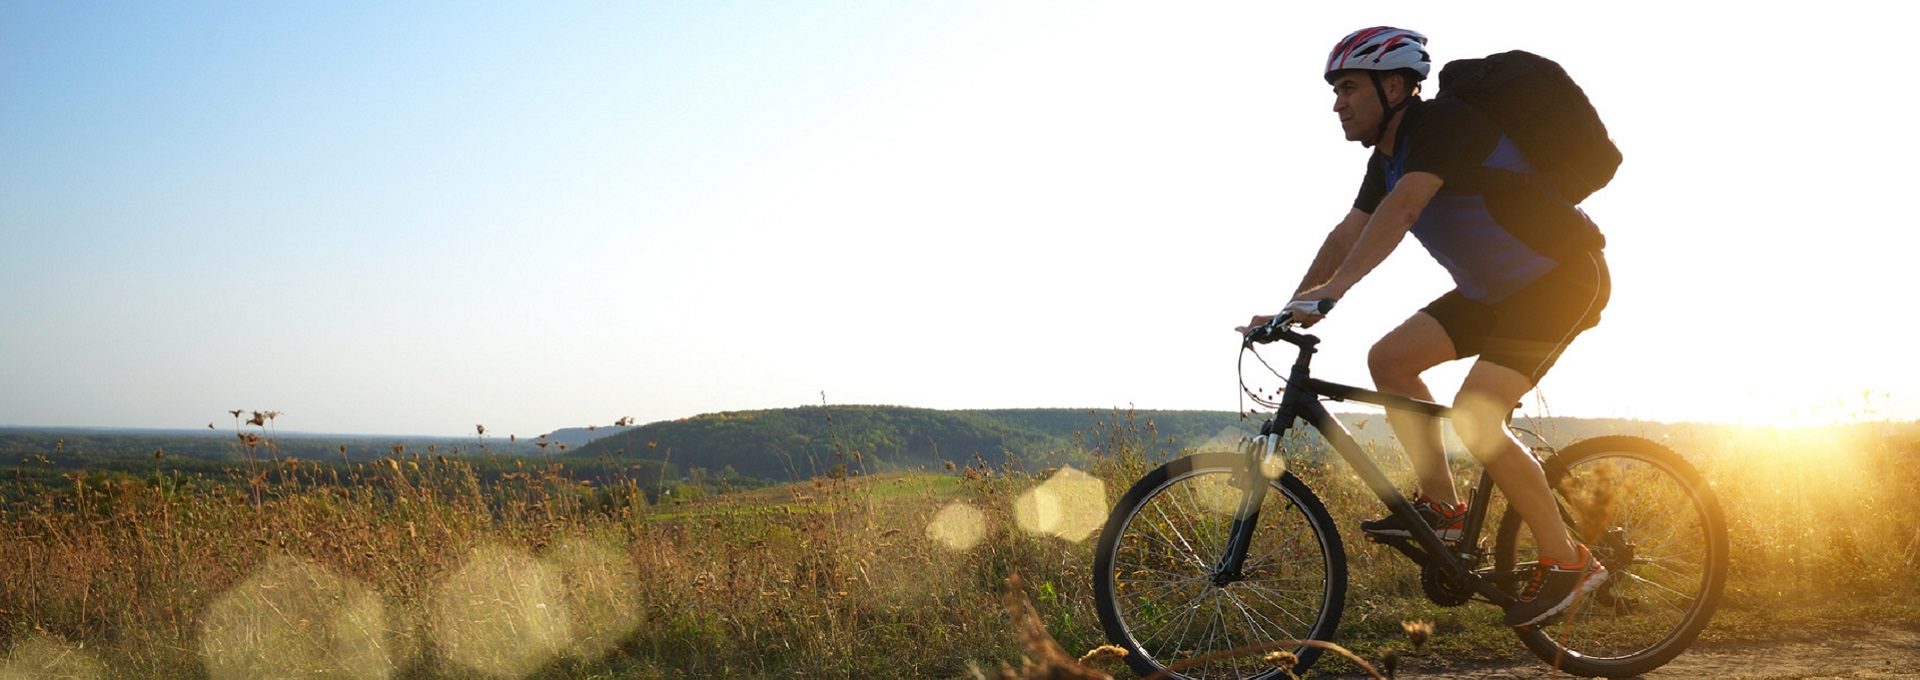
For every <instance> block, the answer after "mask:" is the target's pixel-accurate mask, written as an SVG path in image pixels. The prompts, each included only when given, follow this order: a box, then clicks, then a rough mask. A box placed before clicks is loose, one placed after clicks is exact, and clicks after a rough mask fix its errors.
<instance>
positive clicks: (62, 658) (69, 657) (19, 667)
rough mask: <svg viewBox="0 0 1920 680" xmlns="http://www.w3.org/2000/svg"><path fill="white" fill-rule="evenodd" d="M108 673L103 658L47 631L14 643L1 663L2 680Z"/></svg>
mask: <svg viewBox="0 0 1920 680" xmlns="http://www.w3.org/2000/svg"><path fill="white" fill-rule="evenodd" d="M105 677H107V669H106V666H105V664H102V663H100V660H99V659H95V658H93V655H91V654H88V653H86V652H85V651H82V650H81V649H80V648H78V647H75V646H74V645H69V644H66V643H64V642H61V641H59V640H57V639H54V638H51V637H48V636H45V635H35V636H33V637H29V638H27V639H26V640H25V641H24V642H21V643H19V644H17V645H14V647H13V652H12V653H11V654H8V655H7V657H6V660H5V663H0V680H29V679H33V680H38V679H39V678H70V679H71V680H97V679H98V678H105Z"/></svg>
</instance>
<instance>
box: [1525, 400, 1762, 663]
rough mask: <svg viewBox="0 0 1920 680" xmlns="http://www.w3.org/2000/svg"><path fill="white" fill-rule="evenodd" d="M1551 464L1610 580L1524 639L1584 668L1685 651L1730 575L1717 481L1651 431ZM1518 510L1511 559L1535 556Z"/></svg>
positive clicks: (1546, 655)
mask: <svg viewBox="0 0 1920 680" xmlns="http://www.w3.org/2000/svg"><path fill="white" fill-rule="evenodd" d="M1577 446H1578V445H1576V447H1577ZM1547 467H1548V470H1547V472H1548V475H1549V477H1550V478H1551V480H1552V482H1553V484H1552V486H1553V488H1554V491H1555V493H1556V495H1558V496H1559V498H1560V500H1561V502H1562V504H1563V505H1564V506H1565V507H1566V509H1567V511H1568V513H1569V514H1570V515H1571V516H1572V518H1573V520H1574V522H1573V524H1574V525H1576V526H1577V527H1578V528H1577V529H1575V530H1574V531H1575V534H1576V535H1575V536H1574V539H1575V540H1577V541H1579V542H1581V543H1584V544H1586V545H1587V546H1588V548H1589V549H1590V550H1592V552H1593V555H1594V557H1595V558H1597V559H1599V560H1600V562H1601V563H1602V564H1604V565H1606V567H1607V571H1608V580H1607V582H1606V583H1605V584H1604V585H1602V586H1600V588H1599V589H1597V590H1596V591H1594V592H1593V593H1592V594H1591V595H1589V596H1586V597H1583V598H1582V599H1581V600H1578V601H1576V602H1575V603H1574V605H1573V606H1572V608H1570V609H1569V610H1568V612H1567V614H1566V615H1565V616H1563V617H1562V618H1560V619H1559V620H1558V621H1556V622H1554V623H1553V624H1551V625H1547V626H1543V627H1540V628H1537V629H1533V630H1530V631H1529V630H1523V631H1521V637H1522V639H1523V640H1525V641H1526V642H1527V645H1528V647H1530V648H1532V649H1533V651H1534V652H1535V653H1536V654H1537V655H1539V656H1540V657H1541V658H1542V659H1544V660H1547V661H1548V662H1549V663H1553V664H1554V665H1555V666H1556V667H1558V668H1560V669H1562V670H1565V671H1567V672H1570V673H1576V674H1580V675H1616V674H1638V673H1645V672H1647V671H1650V670H1652V669H1654V668H1658V667H1659V666H1661V665H1663V664H1665V663H1666V662H1668V661H1670V660H1672V659H1673V657H1675V656H1678V655H1679V654H1680V652H1681V651H1683V650H1684V649H1685V648H1686V646H1687V645H1688V644H1691V643H1692V641H1693V639H1694V638H1695V637H1696V636H1698V635H1699V633H1700V630H1701V629H1703V628H1704V627H1705V626H1706V623H1707V620H1708V619H1709V618H1710V617H1711V616H1712V612H1713V608H1714V606H1715V605H1716V603H1717V600H1718V599H1719V593H1720V591H1721V588H1722V587H1723V586H1724V585H1725V577H1726V562H1727V545H1726V528H1725V523H1724V519H1723V518H1722V515H1721V512H1720V507H1719V504H1718V501H1717V500H1715V498H1714V497H1713V494H1712V491H1711V489H1710V488H1708V487H1707V485H1706V483H1705V482H1704V480H1702V479H1701V478H1700V476H1699V474H1698V473H1697V472H1695V471H1694V470H1693V468H1692V466H1690V465H1688V464H1687V463H1686V462H1685V461H1684V460H1682V459H1681V458H1680V457H1679V456H1678V455H1676V454H1673V453H1672V452H1670V451H1667V450H1666V449H1665V448H1664V447H1660V446H1659V445H1658V444H1654V443H1653V442H1648V441H1645V440H1635V439H1628V438H1613V440H1612V441H1604V442H1595V445H1594V446H1589V447H1581V448H1578V449H1576V448H1573V447H1570V448H1569V450H1568V451H1567V452H1566V453H1565V454H1563V455H1561V456H1559V457H1557V458H1556V459H1555V460H1553V461H1551V462H1550V463H1549V464H1548V466H1547ZM1517 520H1518V518H1517V517H1510V518H1507V519H1503V521H1502V526H1501V544H1502V546H1503V547H1502V548H1501V549H1500V551H1499V552H1500V555H1499V558H1498V562H1500V563H1502V565H1503V566H1504V565H1514V564H1519V565H1521V566H1523V567H1524V566H1527V565H1528V564H1530V563H1531V562H1532V561H1533V560H1534V559H1535V555H1536V553H1535V550H1534V546H1533V541H1532V540H1531V536H1530V535H1528V534H1527V533H1526V532H1524V531H1517V530H1516V528H1515V527H1514V526H1510V523H1511V524H1517ZM1516 534H1517V536H1516Z"/></svg>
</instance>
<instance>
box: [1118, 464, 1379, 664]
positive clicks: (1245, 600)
mask: <svg viewBox="0 0 1920 680" xmlns="http://www.w3.org/2000/svg"><path fill="white" fill-rule="evenodd" d="M1244 460H1245V458H1244V456H1243V454H1237V453H1202V454H1197V455H1193V456H1189V457H1186V458H1181V459H1178V460H1175V461H1172V462H1169V463H1167V464H1166V465H1163V466H1160V467H1159V468H1157V469H1155V470H1153V471H1152V472H1149V473H1147V474H1146V476H1144V477H1142V478H1140V481H1139V482H1136V483H1135V484H1134V485H1133V488H1132V489H1130V490H1128V491H1127V493H1126V495H1124V496H1122V497H1121V498H1120V501H1119V503H1118V504H1117V505H1115V506H1114V509H1113V512H1112V514H1111V515H1109V516H1108V518H1107V524H1106V528H1105V529H1104V530H1102V531H1101V533H1100V541H1099V545H1098V546H1097V547H1096V548H1095V551H1094V563H1093V574H1094V576H1093V590H1094V603H1095V609H1096V610H1098V613H1099V615H1100V625H1101V626H1102V627H1103V628H1105V629H1106V633H1107V639H1108V640H1109V641H1111V642H1113V643H1114V644H1117V645H1120V646H1121V647H1123V648H1125V649H1126V650H1127V657H1126V659H1127V663H1128V665H1130V666H1132V667H1133V669H1134V671H1135V672H1138V673H1140V674H1142V675H1148V674H1153V673H1158V672H1161V671H1163V670H1166V669H1167V668H1169V667H1173V668H1177V669H1178V670H1176V671H1174V673H1173V674H1172V675H1170V676H1169V677H1175V678H1277V677H1283V673H1282V670H1281V669H1277V668H1274V667H1273V666H1272V665H1270V664H1268V663H1266V662H1265V661H1263V660H1262V657H1263V656H1264V655H1265V652H1254V651H1248V652H1245V653H1239V654H1231V655H1226V656H1222V657H1221V658H1217V659H1211V660H1207V661H1197V662H1196V660H1198V659H1202V658H1204V657H1208V656H1210V655H1216V654H1221V653H1224V652H1229V651H1230V650H1242V649H1246V648H1248V647H1253V646H1256V645H1260V644H1263V643H1268V642H1272V641H1275V640H1289V639H1291V640H1309V639H1310V640H1329V639H1331V638H1332V637H1333V631H1334V628H1335V627H1336V626H1338V625H1339V622H1340V609H1341V607H1342V606H1343V605H1344V603H1345V601H1346V588H1347V564H1346V553H1345V552H1344V551H1343V550H1342V548H1341V545H1340V534H1339V531H1338V530H1337V529H1336V528H1335V527H1334V524H1333V518H1332V517H1330V516H1329V515H1328V514H1327V510H1326V508H1325V506H1323V505H1321V503H1320V499H1318V498H1316V497H1314V495H1313V492H1312V491H1310V490H1309V489H1307V486H1306V485H1305V484H1304V483H1302V482H1301V481H1300V480H1299V478H1297V477H1294V476H1293V475H1292V474H1290V473H1289V474H1284V475H1281V477H1280V478H1279V479H1277V480H1267V481H1266V483H1267V485H1268V493H1267V494H1266V498H1265V500H1264V501H1263V502H1262V503H1261V505H1260V510H1259V516H1258V523H1257V525H1256V529H1255V531H1254V532H1253V534H1252V542H1251V545H1250V546H1249V547H1248V550H1247V558H1246V563H1245V564H1244V566H1243V567H1242V568H1241V570H1240V574H1238V575H1232V576H1225V577H1223V576H1221V575H1219V574H1217V573H1215V572H1216V570H1215V566H1216V565H1217V564H1219V562H1220V558H1221V554H1222V552H1223V551H1224V550H1225V546H1226V543H1227V536H1228V528H1229V526H1230V525H1231V524H1232V522H1233V519H1234V518H1233V515H1234V512H1235V508H1236V507H1238V505H1239V504H1240V501H1241V499H1242V498H1243V496H1244V495H1245V494H1246V491H1245V490H1244V488H1243V487H1244V485H1243V484H1242V483H1241V480H1240V479H1239V478H1238V477H1237V475H1239V474H1243V473H1244V472H1243V470H1242V468H1243V467H1244ZM1252 474H1257V473H1252ZM1292 652H1293V653H1294V654H1295V655H1296V656H1297V657H1298V658H1299V661H1298V663H1297V664H1296V665H1295V666H1294V667H1293V668H1292V669H1291V670H1292V671H1293V672H1294V673H1304V672H1305V671H1306V669H1307V668H1308V667H1309V666H1312V665H1313V662H1314V659H1316V658H1317V657H1318V656H1319V653H1320V649H1319V648H1318V647H1311V646H1305V645H1300V646H1297V647H1296V648H1294V649H1292Z"/></svg>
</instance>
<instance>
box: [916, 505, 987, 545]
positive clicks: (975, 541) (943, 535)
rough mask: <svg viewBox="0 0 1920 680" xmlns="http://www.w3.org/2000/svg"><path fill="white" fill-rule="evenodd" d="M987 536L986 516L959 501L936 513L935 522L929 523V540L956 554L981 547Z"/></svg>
mask: <svg viewBox="0 0 1920 680" xmlns="http://www.w3.org/2000/svg"><path fill="white" fill-rule="evenodd" d="M986 535H987V518H986V516H985V515H983V514H981V513H980V510H979V509H977V508H975V507H973V506H971V505H968V504H966V503H962V502H959V501H954V502H952V503H948V504H947V506H946V507H944V508H940V512H937V513H934V515H933V521H931V522H928V523H927V538H928V539H931V540H932V541H933V542H935V543H939V544H940V545H943V546H946V547H947V549H948V550H952V551H954V552H960V551H963V550H967V549H969V548H972V547H973V546H975V545H979V543H980V541H981V539H984V538H986Z"/></svg>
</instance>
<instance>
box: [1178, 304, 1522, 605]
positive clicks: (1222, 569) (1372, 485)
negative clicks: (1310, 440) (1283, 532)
mask: <svg viewBox="0 0 1920 680" xmlns="http://www.w3.org/2000/svg"><path fill="white" fill-rule="evenodd" d="M1273 334H1274V335H1275V336H1277V339H1281V340H1285V341H1287V342H1288V343H1290V344H1292V345H1294V346H1296V347H1298V348H1299V350H1300V351H1299V356H1298V357H1297V358H1296V359H1295V360H1294V364H1293V368H1292V370H1291V375H1290V376H1289V377H1288V379H1287V387H1286V390H1285V391H1284V392H1283V393H1282V397H1281V402H1280V407H1279V409H1278V410H1277V411H1276V412H1275V413H1274V415H1273V418H1271V419H1269V420H1268V421H1267V422H1266V423H1264V424H1262V425H1261V428H1260V435H1261V438H1260V439H1259V440H1257V441H1262V442H1265V443H1266V444H1267V445H1268V446H1271V445H1272V443H1273V442H1276V441H1278V440H1279V438H1280V437H1281V436H1282V435H1284V434H1285V433H1286V431H1287V430H1289V429H1291V428H1292V427H1293V426H1294V423H1295V422H1296V421H1305V422H1306V423H1307V424H1308V425H1310V426H1312V427H1313V428H1314V429H1315V430H1318V431H1319V432H1320V434H1321V436H1323V437H1325V438H1326V440H1327V443H1329V444H1331V445H1332V446H1333V449H1334V450H1335V451H1338V452H1339V453H1340V457H1341V458H1344V459H1346V461H1347V464H1348V465H1351V466H1352V467H1353V469H1354V472H1355V473H1357V474H1359V475H1360V479H1361V480H1362V481H1363V482H1365V483H1366V485H1367V488H1368V489H1371V490H1372V491H1373V493H1374V495H1375V496H1378V497H1379V498H1380V502H1381V503H1382V504H1384V505H1386V507H1387V510H1388V511H1389V512H1391V513H1392V514H1393V516H1394V517H1395V518H1397V519H1398V520H1399V521H1400V523H1401V524H1402V525H1403V526H1408V527H1413V528H1412V529H1411V530H1410V531H1409V533H1410V534H1411V535H1412V543H1411V544H1409V543H1408V542H1407V541H1405V540H1387V541H1383V542H1385V543H1387V544H1388V545H1391V546H1393V547H1394V548H1395V549H1397V550H1399V551H1400V552H1401V553H1404V554H1406V555H1407V557H1409V558H1411V559H1413V561H1414V562H1415V563H1416V564H1421V565H1426V566H1429V567H1432V568H1435V569H1438V570H1439V571H1440V573H1441V574H1443V575H1444V576H1446V578H1447V579H1448V580H1449V581H1451V582H1452V583H1453V585H1454V586H1455V587H1457V588H1463V589H1470V590H1471V591H1472V592H1474V593H1476V594H1479V595H1480V596H1482V597H1485V598H1486V599H1488V600H1490V601H1492V602H1493V603H1494V604H1497V605H1499V606H1501V607H1507V606H1510V605H1512V604H1513V603H1514V602H1515V598H1514V597H1513V596H1512V595H1510V594H1508V593H1507V592H1506V591H1505V590H1502V589H1501V588H1500V586H1499V582H1500V581H1503V580H1506V579H1503V578H1501V577H1500V576H1498V575H1491V574H1489V576H1493V578H1487V577H1483V576H1482V575H1481V574H1480V573H1475V571H1474V570H1472V569H1471V568H1469V567H1468V566H1467V565H1466V564H1464V563H1462V561H1461V559H1460V557H1459V555H1457V554H1456V552H1455V551H1454V550H1452V549H1449V548H1448V547H1447V546H1446V544H1445V543H1444V542H1442V541H1441V540H1440V537H1439V535H1437V534H1435V533H1434V532H1433V530H1432V529H1431V528H1429V527H1428V526H1427V523H1426V521H1424V520H1422V519H1421V518H1420V516H1419V513H1418V512H1417V511H1415V510H1414V507H1413V503H1412V502H1411V501H1408V500H1407V498H1406V496H1404V495H1402V494H1401V493H1400V491H1399V489H1397V488H1395V487H1394V485H1393V483H1392V482H1391V481H1389V480H1388V479H1387V476H1386V474H1385V473H1384V472H1382V471H1381V470H1380V466H1379V465H1377V464H1375V463H1374V462H1373V459H1372V458H1371V457H1369V456H1368V455H1367V454H1366V452H1365V451H1364V450H1362V449H1361V447H1360V444H1359V442H1357V441H1355V440H1354V438H1353V434H1352V433H1350V432H1348V431H1347V428H1346V426H1345V425H1342V424H1341V423H1340V421H1339V420H1338V419H1336V418H1335V417H1334V416H1333V414H1332V413H1331V412H1329V411H1328V410H1327V407H1326V406H1325V405H1324V404H1322V403H1321V401H1320V399H1321V397H1326V398H1329V399H1333V400H1336V401H1356V402H1360V403H1366V404H1374V405H1376V406H1384V407H1386V408H1388V409H1394V410H1401V411H1411V412H1415V413H1421V414H1425V415H1429V416H1434V417H1437V418H1449V417H1451V416H1452V414H1453V410H1452V409H1451V408H1449V407H1446V406H1442V405H1440V404H1436V403H1433V402H1429V401H1424V400H1420V399H1413V398H1410V397H1403V396H1399V395H1393V394H1386V393H1384V392H1377V391H1374V390H1368V389H1362V388H1358V387H1353V386H1350V385H1342V384H1339V383H1331V382H1327V381H1324V380H1319V379H1317V378H1314V377H1313V376H1312V374H1311V371H1310V369H1309V366H1310V364H1311V363H1312V356H1313V354H1314V353H1315V352H1316V351H1317V345H1318V344H1319V342H1320V339H1319V338H1316V337H1314V336H1311V335H1306V334H1303V333H1298V332H1295V331H1293V330H1291V329H1288V328H1286V327H1284V326H1280V327H1278V328H1276V329H1275V330H1274V331H1273ZM1260 448H1263V447H1260V446H1254V447H1248V448H1247V449H1246V455H1247V469H1248V470H1249V471H1253V470H1258V469H1259V460H1258V456H1259V455H1260V452H1259V451H1258V449H1260ZM1247 477H1248V478H1249V479H1247V480H1246V484H1245V486H1244V488H1245V489H1246V491H1247V493H1246V495H1245V496H1244V497H1243V498H1242V500H1241V504H1240V506H1239V512H1237V513H1236V514H1235V518H1236V519H1235V520H1234V522H1233V524H1232V525H1231V530H1230V533H1229V535H1228V543H1227V549H1226V551H1225V553H1224V554H1223V555H1222V556H1221V561H1220V563H1219V564H1218V565H1216V567H1215V569H1214V581H1215V583H1217V584H1222V585H1224V583H1225V582H1227V581H1231V580H1234V579H1236V578H1238V577H1239V576H1240V568H1241V566H1242V564H1243V562H1244V561H1245V559H1246V553H1247V546H1248V545H1249V543H1250V541H1251V537H1252V533H1253V528H1254V526H1255V525H1256V523H1257V522H1258V520H1259V508H1260V504H1261V503H1262V502H1263V501H1264V499H1265V496H1266V490H1267V488H1268V487H1267V485H1266V484H1265V483H1263V481H1262V480H1260V479H1258V477H1259V476H1258V475H1254V474H1249V475H1247ZM1491 481H1492V480H1491V479H1490V478H1489V477H1488V476H1487V475H1486V474H1485V473H1484V472H1483V473H1482V474H1481V478H1480V482H1479V484H1477V485H1476V486H1475V487H1474V490H1473V496H1472V498H1473V500H1472V503H1471V505H1470V507H1471V509H1470V510H1469V511H1468V516H1467V519H1466V526H1465V532H1464V534H1463V535H1462V537H1461V540H1460V544H1461V545H1466V546H1476V545H1477V543H1478V539H1479V536H1480V531H1481V529H1482V528H1483V527H1484V526H1485V522H1486V514H1487V513H1486V508H1487V506H1488V504H1489V501H1490V500H1491V498H1492V495H1493V484H1492V483H1491ZM1474 549H1477V548H1474ZM1509 576H1510V575H1509Z"/></svg>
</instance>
